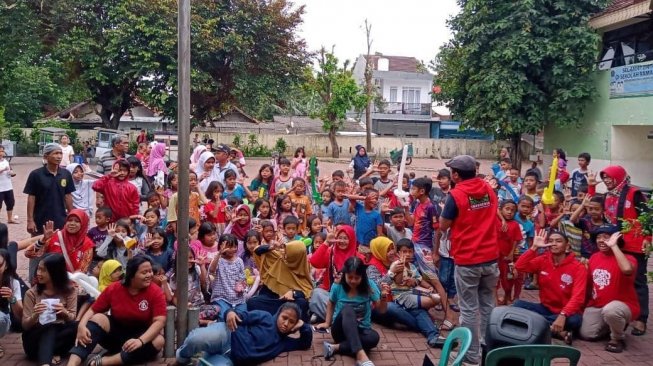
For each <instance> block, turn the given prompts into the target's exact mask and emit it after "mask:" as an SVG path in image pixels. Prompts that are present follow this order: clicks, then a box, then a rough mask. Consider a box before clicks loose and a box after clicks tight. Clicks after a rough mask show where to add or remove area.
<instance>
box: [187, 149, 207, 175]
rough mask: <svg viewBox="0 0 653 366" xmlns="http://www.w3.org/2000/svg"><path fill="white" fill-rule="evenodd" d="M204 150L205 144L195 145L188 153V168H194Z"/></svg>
mask: <svg viewBox="0 0 653 366" xmlns="http://www.w3.org/2000/svg"><path fill="white" fill-rule="evenodd" d="M205 151H206V146H205V145H197V146H196V147H195V149H193V153H192V154H191V155H190V169H191V170H195V168H196V167H197V163H198V162H199V161H200V155H202V153H204V152H205Z"/></svg>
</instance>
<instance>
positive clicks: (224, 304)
mask: <svg viewBox="0 0 653 366" xmlns="http://www.w3.org/2000/svg"><path fill="white" fill-rule="evenodd" d="M213 305H218V306H219V307H220V314H219V315H218V321H221V322H223V321H226V319H225V318H224V316H225V313H226V312H227V310H229V309H234V310H235V311H236V313H244V312H246V311H247V304H246V303H242V304H238V305H232V304H230V303H229V302H228V301H227V300H222V299H220V300H216V301H213Z"/></svg>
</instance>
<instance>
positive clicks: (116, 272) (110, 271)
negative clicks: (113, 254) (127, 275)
mask: <svg viewBox="0 0 653 366" xmlns="http://www.w3.org/2000/svg"><path fill="white" fill-rule="evenodd" d="M122 277H123V271H122V264H120V262H118V261H117V260H115V259H109V260H107V261H105V262H104V263H102V268H101V269H100V278H99V285H98V290H100V292H102V291H104V289H106V288H107V287H109V285H111V284H112V283H114V282H118V281H120V279H121V278H122Z"/></svg>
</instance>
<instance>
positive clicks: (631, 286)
mask: <svg viewBox="0 0 653 366" xmlns="http://www.w3.org/2000/svg"><path fill="white" fill-rule="evenodd" d="M592 239H593V240H592V241H593V242H595V243H596V245H597V247H598V249H599V251H598V252H597V253H594V254H593V255H592V257H590V260H589V274H590V278H591V280H592V297H591V298H590V301H589V303H588V304H587V308H586V309H585V312H584V313H583V324H582V326H581V327H580V335H581V337H583V338H585V339H588V340H596V339H599V338H601V337H602V336H605V335H607V334H608V333H610V341H609V342H608V344H607V346H606V347H605V350H606V351H608V352H613V353H621V352H623V350H624V348H626V343H625V329H626V327H627V326H628V323H630V322H631V321H633V320H635V319H637V317H638V316H639V313H640V308H639V301H638V300H637V292H636V291H635V277H636V273H637V259H635V257H633V256H632V255H629V254H625V253H624V252H622V251H621V248H623V246H624V240H623V238H622V237H621V233H620V232H619V227H618V226H616V225H604V226H600V227H599V228H597V229H596V230H595V231H594V232H593V233H592Z"/></svg>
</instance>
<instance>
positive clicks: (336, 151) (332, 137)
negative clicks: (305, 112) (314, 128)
mask: <svg viewBox="0 0 653 366" xmlns="http://www.w3.org/2000/svg"><path fill="white" fill-rule="evenodd" d="M329 141H330V142H331V157H332V158H336V159H337V158H339V157H340V148H339V147H338V140H336V128H333V127H331V128H330V129H329Z"/></svg>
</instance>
